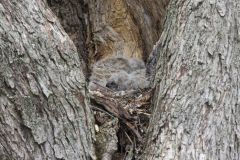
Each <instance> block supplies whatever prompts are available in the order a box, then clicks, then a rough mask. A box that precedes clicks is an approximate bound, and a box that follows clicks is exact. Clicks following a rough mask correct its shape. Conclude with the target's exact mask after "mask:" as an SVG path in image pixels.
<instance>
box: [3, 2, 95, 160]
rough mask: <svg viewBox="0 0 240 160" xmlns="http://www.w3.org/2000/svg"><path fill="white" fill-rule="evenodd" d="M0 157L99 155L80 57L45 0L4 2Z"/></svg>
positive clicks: (64, 157)
mask: <svg viewBox="0 0 240 160" xmlns="http://www.w3.org/2000/svg"><path fill="white" fill-rule="evenodd" d="M0 64H1V65H0V159H3V160H4V159H9V160H13V159H24V160H28V159H29V160H32V159H39V160H42V159H51V160H52V159H74V160H75V159H91V158H92V159H95V158H94V149H93V138H94V131H93V127H92V114H91V112H90V109H89V105H88V98H87V96H86V94H85V77H84V75H83V72H82V59H80V58H79V56H78V53H77V49H76V47H75V46H74V44H73V42H72V40H71V39H70V38H69V37H68V35H67V34H66V33H65V31H63V28H62V27H61V25H60V23H59V22H58V20H57V18H56V17H55V16H54V15H53V14H52V12H51V10H50V9H49V8H48V6H46V4H45V3H44V2H43V1H39V0H21V1H19V0H11V1H9V0H1V1H0Z"/></svg>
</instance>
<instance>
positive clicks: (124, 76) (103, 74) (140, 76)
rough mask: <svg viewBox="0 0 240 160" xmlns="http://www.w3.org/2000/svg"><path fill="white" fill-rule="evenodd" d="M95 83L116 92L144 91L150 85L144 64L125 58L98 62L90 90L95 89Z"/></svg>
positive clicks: (93, 72)
mask: <svg viewBox="0 0 240 160" xmlns="http://www.w3.org/2000/svg"><path fill="white" fill-rule="evenodd" d="M94 83H97V84H99V85H101V86H105V87H108V88H110V89H112V90H114V91H125V90H137V89H144V88H148V87H149V84H150V83H149V81H148V79H147V78H146V68H145V65H144V62H143V61H142V60H139V59H136V58H130V59H126V58H124V57H110V58H106V59H103V60H101V61H99V62H97V63H96V64H95V65H94V66H93V70H92V76H91V77H90V84H89V88H90V89H93V87H94Z"/></svg>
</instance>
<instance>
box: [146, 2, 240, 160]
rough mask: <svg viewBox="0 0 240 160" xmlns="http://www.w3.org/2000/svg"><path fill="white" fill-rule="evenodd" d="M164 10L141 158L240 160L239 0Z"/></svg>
mask: <svg viewBox="0 0 240 160" xmlns="http://www.w3.org/2000/svg"><path fill="white" fill-rule="evenodd" d="M169 5H170V6H169V8H168V12H167V19H166V23H165V27H164V31H163V34H162V36H161V38H160V40H159V42H158V45H157V47H156V48H155V49H154V55H155V57H157V66H156V75H155V81H154V85H155V87H156V90H155V96H154V99H153V102H154V103H153V115H152V119H151V122H150V127H149V131H148V133H149V134H148V139H147V147H146V150H145V154H144V158H143V159H147V160H149V159H164V160H168V159H179V160H183V159H187V160H194V159H196V160H199V159H201V160H205V159H206V160H207V159H209V160H216V159H219V160H227V159H229V160H233V159H240V147H239V141H240V132H239V130H240V128H239V126H240V119H239V115H240V109H239V103H240V101H239V96H240V95H239V94H240V92H239V89H240V88H239V86H240V83H239V78H240V77H239V71H240V70H239V68H240V63H239V61H240V54H239V53H240V43H239V42H240V41H239V40H240V32H239V27H240V21H239V19H240V1H238V0H222V1H217V0H198V1H194V0H189V1H185V0H172V1H171V3H170V4H169Z"/></svg>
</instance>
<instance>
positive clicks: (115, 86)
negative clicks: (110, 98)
mask: <svg viewBox="0 0 240 160" xmlns="http://www.w3.org/2000/svg"><path fill="white" fill-rule="evenodd" d="M106 87H107V88H110V89H113V90H117V89H118V85H117V83H116V82H114V81H110V82H107V84H106Z"/></svg>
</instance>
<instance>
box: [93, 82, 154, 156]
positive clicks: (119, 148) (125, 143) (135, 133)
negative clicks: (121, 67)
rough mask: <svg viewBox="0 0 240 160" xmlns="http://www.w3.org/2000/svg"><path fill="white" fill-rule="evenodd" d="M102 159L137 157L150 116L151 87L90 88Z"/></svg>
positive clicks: (98, 154)
mask: <svg viewBox="0 0 240 160" xmlns="http://www.w3.org/2000/svg"><path fill="white" fill-rule="evenodd" d="M89 93H90V98H91V102H92V106H93V111H94V116H95V121H96V125H95V130H96V137H97V138H96V139H97V141H96V150H97V152H98V153H97V156H98V158H99V159H105V160H108V159H109V160H110V159H128V160H130V159H137V156H138V155H140V154H141V151H142V149H143V144H144V142H145V140H144V137H145V134H146V130H147V127H148V124H149V118H150V101H151V97H152V90H151V89H144V90H137V91H136V90H131V91H117V92H116V91H113V90H111V89H109V88H106V87H103V86H101V85H98V84H95V87H94V90H90V91H89Z"/></svg>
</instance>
